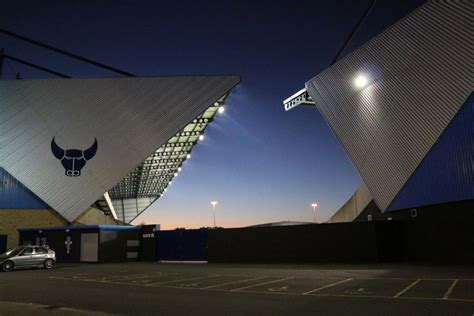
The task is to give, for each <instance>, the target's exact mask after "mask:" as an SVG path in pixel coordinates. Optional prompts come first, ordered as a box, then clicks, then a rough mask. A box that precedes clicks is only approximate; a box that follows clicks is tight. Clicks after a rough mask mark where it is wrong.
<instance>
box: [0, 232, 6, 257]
mask: <svg viewBox="0 0 474 316" xmlns="http://www.w3.org/2000/svg"><path fill="white" fill-rule="evenodd" d="M7 237H8V236H7V235H0V253H4V252H5V251H7Z"/></svg>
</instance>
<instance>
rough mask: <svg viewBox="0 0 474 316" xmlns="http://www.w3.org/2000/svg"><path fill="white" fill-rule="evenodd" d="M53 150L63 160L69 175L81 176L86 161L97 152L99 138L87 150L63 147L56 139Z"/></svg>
mask: <svg viewBox="0 0 474 316" xmlns="http://www.w3.org/2000/svg"><path fill="white" fill-rule="evenodd" d="M51 151H52V152H53V155H54V157H56V158H58V159H59V160H61V163H62V165H63V167H64V169H65V171H64V174H65V175H66V176H68V177H79V176H80V175H81V169H82V168H83V167H84V166H85V165H86V162H87V161H89V160H91V159H92V157H94V156H95V153H96V152H97V138H96V139H95V141H94V144H92V146H91V147H89V148H88V149H85V150H80V149H62V148H61V147H59V146H58V144H56V141H55V140H54V137H53V140H52V141H51Z"/></svg>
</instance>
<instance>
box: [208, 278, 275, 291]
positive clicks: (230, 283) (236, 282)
mask: <svg viewBox="0 0 474 316" xmlns="http://www.w3.org/2000/svg"><path fill="white" fill-rule="evenodd" d="M263 278H268V277H267V276H263V277H258V278H253V279H246V280H240V281H235V282H229V283H222V284H217V285H211V286H206V287H202V288H201V289H203V290H205V289H212V288H214V287H219V286H225V285H232V284H239V283H244V282H247V281H254V280H260V279H263Z"/></svg>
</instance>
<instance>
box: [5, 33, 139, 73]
mask: <svg viewBox="0 0 474 316" xmlns="http://www.w3.org/2000/svg"><path fill="white" fill-rule="evenodd" d="M0 33H2V34H5V35H8V36H10V37H13V38H16V39H18V40H21V41H24V42H27V43H30V44H33V45H36V46H39V47H42V48H45V49H48V50H51V51H54V52H56V53H59V54H62V55H65V56H68V57H71V58H74V59H77V60H80V61H82V62H85V63H88V64H91V65H94V66H97V67H100V68H103V69H107V70H109V71H112V72H115V73H118V74H121V75H124V76H128V77H135V75H133V74H131V73H129V72H127V71H123V70H121V69H118V68H115V67H112V66H108V65H105V64H103V63H100V62H98V61H95V60H92V59H89V58H85V57H82V56H79V55H76V54H74V53H71V52H68V51H66V50H64V49H60V48H57V47H54V46H51V45H48V44H45V43H42V42H39V41H36V40H34V39H31V38H28V37H26V36H23V35H20V34H16V33H13V32H11V31H8V30H5V29H1V28H0ZM66 78H68V77H66Z"/></svg>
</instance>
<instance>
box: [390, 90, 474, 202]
mask: <svg viewBox="0 0 474 316" xmlns="http://www.w3.org/2000/svg"><path fill="white" fill-rule="evenodd" d="M473 120H474V93H473V94H471V96H470V97H469V98H468V100H467V102H466V103H465V104H464V105H463V107H462V108H461V109H460V110H459V111H458V113H457V114H456V116H455V117H454V118H453V120H452V121H451V123H449V126H448V127H447V128H446V130H445V131H444V132H443V134H442V135H441V136H440V137H439V139H438V141H437V142H436V144H434V146H433V147H432V148H431V150H430V151H429V152H428V154H427V155H426V157H425V158H424V159H423V161H422V162H421V164H420V165H419V166H418V168H417V169H416V170H415V172H414V173H413V175H412V176H411V177H410V179H409V180H408V182H407V183H406V184H405V186H404V187H403V188H402V190H401V191H400V192H399V193H398V195H397V196H396V197H395V199H394V200H393V201H392V203H391V204H390V206H389V208H388V210H389V211H391V210H400V209H407V208H412V207H417V206H421V205H432V204H440V203H445V202H453V201H462V200H470V199H474V124H473Z"/></svg>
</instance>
